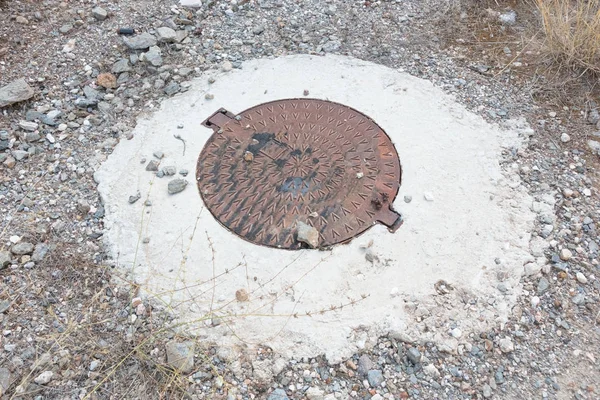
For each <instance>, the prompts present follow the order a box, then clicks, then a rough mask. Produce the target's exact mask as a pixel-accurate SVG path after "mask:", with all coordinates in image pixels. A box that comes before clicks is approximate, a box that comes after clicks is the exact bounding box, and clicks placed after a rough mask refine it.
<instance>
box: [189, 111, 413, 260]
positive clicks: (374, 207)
mask: <svg viewBox="0 0 600 400" xmlns="http://www.w3.org/2000/svg"><path fill="white" fill-rule="evenodd" d="M203 125H204V126H207V127H209V128H211V129H213V130H214V133H213V135H212V136H211V137H210V138H209V140H208V141H207V143H206V144H205V146H204V148H203V149H202V152H201V153H200V157H199V158H198V165H197V175H196V178H197V181H198V188H199V190H200V194H201V196H202V199H203V200H204V203H205V204H206V207H207V208H208V209H209V210H210V212H211V213H212V214H213V215H214V217H215V218H216V219H217V220H218V221H219V222H220V223H221V224H222V225H223V226H225V227H226V228H227V229H229V230H231V231H232V232H235V233H236V234H237V235H239V236H241V237H242V238H244V239H246V240H248V241H250V242H253V243H256V244H260V245H265V246H271V247H277V248H284V249H299V248H303V247H304V248H305V247H309V246H308V245H307V244H306V243H310V247H319V248H322V247H327V246H330V245H333V244H336V243H343V242H347V241H349V240H350V239H352V238H353V237H354V236H357V235H359V234H360V233H362V232H364V231H365V230H367V229H368V228H369V227H371V226H373V225H374V224H375V223H377V222H379V223H382V224H384V225H386V226H388V227H389V228H390V230H391V231H395V230H396V229H397V228H398V227H399V226H400V225H401V223H402V219H401V217H400V215H399V214H398V213H396V212H395V211H393V209H392V202H393V200H394V198H395V197H396V195H397V193H398V189H399V187H400V182H401V178H402V170H401V166H400V160H399V159H398V154H397V153H396V149H395V148H394V145H393V144H392V142H391V140H390V138H389V137H388V136H387V135H386V133H385V132H384V131H383V130H382V129H381V128H380V127H379V126H378V125H377V124H376V123H375V122H373V120H371V119H370V118H369V117H367V116H365V115H364V114H362V113H360V112H358V111H356V110H354V109H352V108H350V107H347V106H344V105H342V104H337V103H333V102H330V101H324V100H316V99H286V100H278V101H273V102H270V103H265V104H260V105H258V106H255V107H252V108H250V109H248V110H246V111H243V112H242V113H240V114H239V115H237V116H234V115H233V114H231V113H230V112H228V111H225V110H223V109H221V110H219V111H217V112H216V113H215V114H213V115H212V116H211V117H209V118H208V119H207V120H206V121H204V123H203ZM317 232H318V237H317ZM306 236H308V237H309V238H310V239H309V240H306ZM303 242H305V243H303Z"/></svg>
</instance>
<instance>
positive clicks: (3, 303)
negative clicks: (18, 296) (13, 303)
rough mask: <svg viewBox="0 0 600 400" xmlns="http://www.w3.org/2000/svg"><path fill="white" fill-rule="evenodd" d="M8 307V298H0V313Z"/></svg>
mask: <svg viewBox="0 0 600 400" xmlns="http://www.w3.org/2000/svg"><path fill="white" fill-rule="evenodd" d="M9 308H10V301H8V300H0V314H2V313H3V312H4V311H6V310H8V309H9Z"/></svg>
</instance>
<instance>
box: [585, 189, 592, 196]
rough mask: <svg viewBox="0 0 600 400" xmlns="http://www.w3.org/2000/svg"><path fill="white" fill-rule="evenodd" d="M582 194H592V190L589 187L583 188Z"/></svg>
mask: <svg viewBox="0 0 600 400" xmlns="http://www.w3.org/2000/svg"><path fill="white" fill-rule="evenodd" d="M583 195H584V196H586V197H590V196H591V195H592V191H591V190H590V189H583Z"/></svg>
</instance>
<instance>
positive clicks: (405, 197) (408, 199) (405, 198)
mask: <svg viewBox="0 0 600 400" xmlns="http://www.w3.org/2000/svg"><path fill="white" fill-rule="evenodd" d="M411 201H412V196H409V195H406V196H404V202H405V203H410V202H411Z"/></svg>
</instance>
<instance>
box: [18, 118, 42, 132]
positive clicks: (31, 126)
mask: <svg viewBox="0 0 600 400" xmlns="http://www.w3.org/2000/svg"><path fill="white" fill-rule="evenodd" d="M19 127H20V128H21V129H23V130H25V131H29V132H33V131H35V130H36V129H38V128H39V127H40V126H39V125H38V124H37V123H35V122H29V121H23V120H21V121H19Z"/></svg>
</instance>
